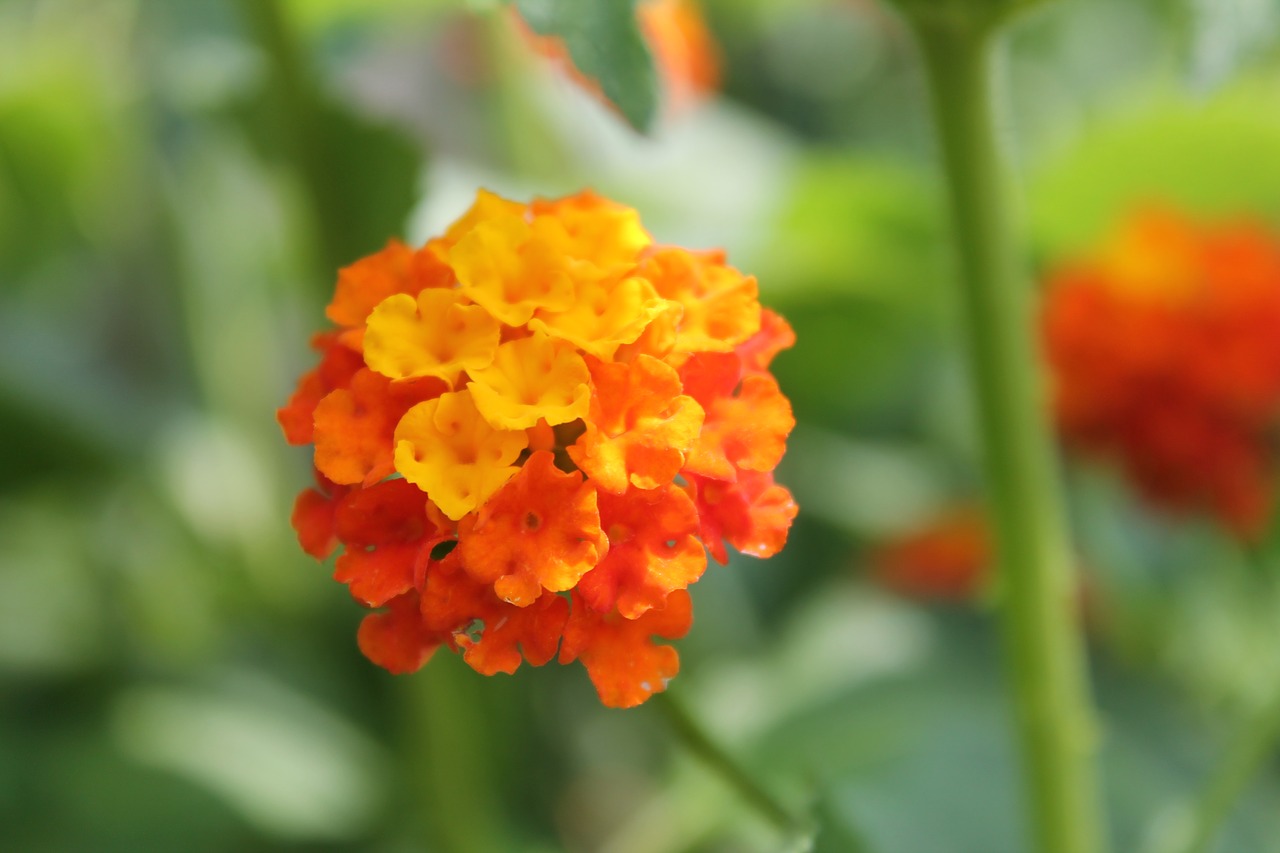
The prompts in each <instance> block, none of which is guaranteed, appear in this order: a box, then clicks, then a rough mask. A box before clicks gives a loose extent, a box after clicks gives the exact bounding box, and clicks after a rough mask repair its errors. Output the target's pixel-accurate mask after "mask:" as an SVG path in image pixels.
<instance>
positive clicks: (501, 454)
mask: <svg viewBox="0 0 1280 853" xmlns="http://www.w3.org/2000/svg"><path fill="white" fill-rule="evenodd" d="M527 444H528V436H527V435H526V434H525V432H524V431H523V430H520V431H511V430H500V429H494V428H493V427H491V426H490V425H489V423H488V422H487V421H485V419H484V418H483V417H482V416H481V415H480V412H479V411H478V410H477V409H476V405H475V403H474V402H473V401H472V399H471V394H470V393H469V392H467V391H454V392H450V393H447V394H442V395H440V397H438V398H437V399H435V400H428V401H427V402H425V403H420V404H418V405H416V406H414V407H413V408H412V409H410V410H409V411H408V412H406V413H405V415H404V417H403V418H401V419H400V423H399V425H398V426H396V430H395V466H396V470H397V471H399V472H400V473H401V474H403V475H404V478H405V479H406V480H408V481H409V482H411V483H413V484H414V485H416V486H418V487H419V488H420V489H422V490H423V491H425V492H426V493H427V495H428V496H429V497H430V498H431V500H432V501H433V502H434V503H435V505H436V506H438V507H440V511H441V512H443V513H444V514H445V515H447V516H448V517H449V518H450V519H452V520H454V521H457V520H458V519H460V518H462V517H463V516H464V515H466V514H467V513H469V512H471V511H472V510H473V509H475V508H476V507H478V506H480V504H482V503H484V502H485V501H487V500H488V499H489V497H490V496H491V495H492V494H493V493H494V492H496V491H497V490H498V489H500V488H502V485H503V484H504V483H506V482H507V480H510V479H511V477H512V476H513V475H514V474H515V473H516V471H517V470H518V469H517V468H516V467H515V465H514V464H513V463H514V462H515V461H516V459H517V457H519V456H520V451H522V450H524V448H525V446H526V445H527Z"/></svg>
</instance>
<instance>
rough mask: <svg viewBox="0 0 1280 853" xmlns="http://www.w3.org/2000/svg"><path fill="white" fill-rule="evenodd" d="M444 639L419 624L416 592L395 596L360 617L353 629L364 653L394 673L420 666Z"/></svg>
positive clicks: (419, 617)
mask: <svg viewBox="0 0 1280 853" xmlns="http://www.w3.org/2000/svg"><path fill="white" fill-rule="evenodd" d="M444 639H445V636H442V635H441V634H439V633H438V632H435V631H432V630H430V629H429V628H427V627H426V626H425V625H424V624H423V621H422V614H421V613H420V612H419V605H418V593H416V592H408V593H405V594H404V595H401V596H397V597H396V598H393V599H391V601H389V602H387V608H386V610H384V611H382V612H381V613H370V614H369V615H368V616H366V617H364V621H363V622H361V623H360V630H359V631H358V632H357V633H356V642H357V643H358V644H359V645H360V651H361V652H363V653H364V656H365V657H367V658H368V659H369V660H371V661H373V662H374V663H376V664H377V665H378V666H380V667H382V668H383V669H385V670H387V671H388V672H391V673H393V674H395V675H404V674H405V673H410V672H416V671H417V670H418V669H421V668H422V665H423V664H425V663H426V662H427V661H428V660H430V659H431V656H432V655H433V654H435V651H436V649H438V648H439V647H440V644H441V643H442V642H443V641H444Z"/></svg>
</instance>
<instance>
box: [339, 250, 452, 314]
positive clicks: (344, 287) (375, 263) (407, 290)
mask: <svg viewBox="0 0 1280 853" xmlns="http://www.w3.org/2000/svg"><path fill="white" fill-rule="evenodd" d="M453 281H454V279H453V271H452V270H450V269H449V268H448V267H447V266H445V264H444V263H442V262H441V261H440V259H439V258H437V257H435V256H434V255H433V254H431V253H430V252H428V251H426V250H425V249H410V248H409V247H408V246H406V245H405V244H404V243H401V242H400V241H399V240H389V241H387V245H386V247H385V248H384V249H382V251H380V252H376V253H374V254H372V255H369V256H368V257H366V258H361V259H360V260H358V261H356V262H355V263H354V264H352V265H351V266H348V267H343V268H342V269H341V270H339V271H338V286H337V289H336V290H335V291H334V294H333V301H332V302H330V303H329V307H327V308H326V309H325V314H326V315H327V316H328V317H329V319H330V320H332V321H333V322H335V323H337V324H338V325H339V326H351V327H354V326H362V325H364V321H365V318H367V317H368V316H369V312H370V311H372V310H373V308H374V306H375V305H377V304H378V303H380V302H382V300H384V299H386V298H387V297H388V296H391V295H392V294H396V293H404V294H408V295H409V296H416V295H417V294H418V292H419V291H421V290H422V289H423V288H426V287H449V286H451V285H452V284H453Z"/></svg>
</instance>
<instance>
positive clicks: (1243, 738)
mask: <svg viewBox="0 0 1280 853" xmlns="http://www.w3.org/2000/svg"><path fill="white" fill-rule="evenodd" d="M1278 746H1280V693H1277V695H1276V696H1275V697H1274V698H1273V699H1272V700H1271V701H1270V702H1269V703H1268V704H1267V705H1265V706H1264V707H1263V708H1262V709H1261V710H1260V711H1259V712H1258V713H1257V714H1256V715H1255V716H1254V717H1253V719H1252V720H1250V721H1249V723H1248V724H1247V726H1246V727H1245V728H1244V729H1242V730H1241V731H1240V732H1239V733H1238V734H1237V737H1236V739H1235V741H1234V742H1232V744H1231V746H1230V747H1229V748H1228V750H1227V754H1226V755H1224V756H1223V758H1222V761H1221V763H1220V764H1219V765H1218V767H1217V768H1216V769H1215V770H1214V772H1213V775H1212V776H1211V777H1210V778H1209V784H1208V785H1207V786H1205V790H1204V793H1203V795H1202V796H1201V798H1200V800H1199V802H1198V804H1197V806H1196V809H1195V811H1194V813H1193V814H1192V817H1191V827H1190V831H1189V833H1188V839H1189V840H1188V842H1187V844H1186V846H1185V847H1184V848H1182V849H1183V850H1184V851H1185V853H1207V851H1208V850H1209V848H1210V844H1211V843H1212V841H1213V838H1214V836H1215V835H1216V834H1217V832H1218V829H1219V828H1220V827H1221V826H1222V824H1223V823H1224V822H1225V821H1226V819H1227V817H1228V816H1229V815H1230V814H1231V810H1232V808H1233V806H1234V805H1235V804H1236V802H1237V801H1238V800H1239V799H1240V795H1241V794H1242V793H1244V790H1245V789H1246V788H1247V787H1248V786H1249V783H1250V782H1251V781H1252V780H1253V777H1254V776H1255V775H1257V773H1258V770H1259V768H1261V767H1262V765H1263V763H1264V762H1265V761H1266V760H1267V759H1268V758H1270V757H1271V756H1272V755H1275V754H1276V751H1277V748H1278Z"/></svg>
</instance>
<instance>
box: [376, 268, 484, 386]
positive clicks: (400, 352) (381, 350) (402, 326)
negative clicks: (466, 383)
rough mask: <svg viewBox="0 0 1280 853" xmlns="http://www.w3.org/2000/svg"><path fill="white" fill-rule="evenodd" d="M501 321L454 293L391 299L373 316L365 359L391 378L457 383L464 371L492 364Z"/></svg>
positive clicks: (433, 292)
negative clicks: (425, 379)
mask: <svg viewBox="0 0 1280 853" xmlns="http://www.w3.org/2000/svg"><path fill="white" fill-rule="evenodd" d="M498 337H499V326H498V321H497V320H495V319H493V317H491V316H489V312H487V311H485V310H484V309H483V308H481V307H480V306H478V305H467V304H465V302H464V300H463V298H462V297H461V295H460V294H459V293H458V292H457V291H455V290H443V289H432V290H424V291H422V292H421V293H419V294H418V297H417V298H416V299H415V298H413V297H412V296H408V295H406V294H403V293H400V294H396V295H394V296H388V297H387V298H386V299H384V300H383V301H382V302H380V303H378V307H376V308H374V309H373V313H371V314H370V315H369V326H368V329H367V330H366V331H365V335H364V360H365V363H366V364H368V365H369V367H370V368H372V369H373V370H376V371H378V372H379V373H381V374H382V375H383V376H387V377H389V378H391V379H411V378H415V377H420V376H437V377H439V378H441V379H443V380H444V381H446V382H448V383H449V384H450V385H453V384H454V383H455V382H456V381H457V379H458V374H460V373H462V372H463V371H464V370H477V369H479V368H482V367H487V366H488V365H489V364H490V363H492V362H493V357H494V353H496V352H497V350H498Z"/></svg>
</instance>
